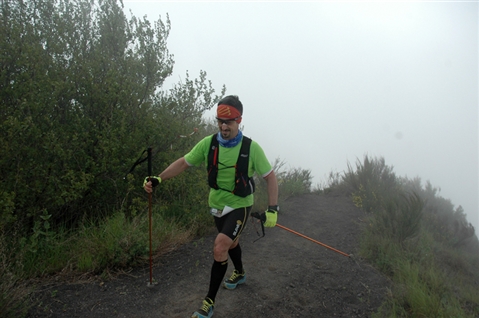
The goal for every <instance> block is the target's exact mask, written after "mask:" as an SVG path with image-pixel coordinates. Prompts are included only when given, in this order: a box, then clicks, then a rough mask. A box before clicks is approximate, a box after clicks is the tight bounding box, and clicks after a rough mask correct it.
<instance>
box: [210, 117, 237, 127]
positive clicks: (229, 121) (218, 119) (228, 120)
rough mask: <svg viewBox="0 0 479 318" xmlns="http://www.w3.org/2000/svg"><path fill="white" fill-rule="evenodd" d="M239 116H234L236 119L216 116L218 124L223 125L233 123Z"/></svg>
mask: <svg viewBox="0 0 479 318" xmlns="http://www.w3.org/2000/svg"><path fill="white" fill-rule="evenodd" d="M238 119H239V117H237V118H234V119H220V118H218V117H216V120H217V121H218V125H223V124H226V125H227V126H229V125H231V124H232V123H233V122H235V121H237V120H238Z"/></svg>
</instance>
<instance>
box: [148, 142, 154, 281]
mask: <svg viewBox="0 0 479 318" xmlns="http://www.w3.org/2000/svg"><path fill="white" fill-rule="evenodd" d="M151 157H152V155H151V147H149V148H148V178H151V175H152V168H151ZM151 214H152V213H151V192H150V193H148V229H149V237H150V282H149V283H148V286H149V287H151V286H153V260H152V252H151V250H152V247H151V245H152V244H151V227H152V226H151Z"/></svg>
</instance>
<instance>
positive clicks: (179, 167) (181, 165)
mask: <svg viewBox="0 0 479 318" xmlns="http://www.w3.org/2000/svg"><path fill="white" fill-rule="evenodd" d="M188 167H189V165H188V163H187V162H186V160H185V158H184V157H181V158H180V159H178V160H176V161H175V162H173V163H172V164H170V165H169V166H168V168H166V169H165V170H164V171H163V172H162V173H160V175H159V177H160V179H161V181H164V180H168V179H171V178H173V177H176V176H177V175H179V174H180V173H182V172H183V171H185V170H186V169H188ZM144 189H145V191H146V192H148V193H151V192H152V191H153V187H152V185H151V181H148V182H147V183H145V186H144Z"/></svg>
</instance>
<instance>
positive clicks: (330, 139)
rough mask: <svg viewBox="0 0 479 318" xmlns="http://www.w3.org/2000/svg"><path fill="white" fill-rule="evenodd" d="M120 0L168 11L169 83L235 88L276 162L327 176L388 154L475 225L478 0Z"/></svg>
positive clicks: (254, 134) (390, 161)
mask: <svg viewBox="0 0 479 318" xmlns="http://www.w3.org/2000/svg"><path fill="white" fill-rule="evenodd" d="M124 4H125V10H126V11H127V12H129V11H128V10H130V9H131V10H132V12H133V14H134V15H135V16H137V17H143V16H145V15H147V18H148V19H150V20H152V21H153V20H157V19H158V18H159V17H160V16H161V18H162V19H163V20H165V19H166V14H167V13H168V14H169V17H170V20H171V24H172V30H171V34H170V37H169V39H168V48H169V50H170V53H172V54H174V60H175V68H174V73H173V76H172V77H171V78H170V79H169V81H167V82H166V83H165V87H164V88H165V89H168V88H170V87H171V85H173V83H177V82H179V81H181V80H182V79H184V78H185V74H186V71H188V72H189V74H190V77H192V78H195V77H197V76H198V75H199V72H200V70H204V71H206V72H207V78H208V79H209V80H211V81H212V83H213V86H214V87H215V89H217V91H218V92H219V91H220V89H221V87H222V85H223V84H224V85H226V88H227V94H235V95H238V96H239V97H240V99H241V101H242V102H243V105H244V116H243V125H244V130H243V131H244V134H245V135H247V136H249V137H251V138H253V139H254V140H256V141H258V142H259V143H260V145H261V146H262V147H263V148H264V150H265V152H266V154H267V156H268V157H269V158H270V161H273V160H274V159H275V158H280V159H282V160H284V161H285V162H286V168H289V167H291V168H293V167H294V168H302V169H309V170H311V172H312V175H313V176H314V183H315V184H324V183H325V182H326V180H327V175H328V174H329V173H330V172H331V171H332V172H339V173H341V172H342V171H344V170H346V169H347V163H348V162H349V163H351V164H353V165H354V164H355V162H356V160H357V159H359V160H362V159H363V157H364V155H366V154H367V155H369V156H371V157H384V159H385V161H386V164H387V165H389V166H392V167H393V168H394V171H395V172H396V174H397V175H399V176H403V177H408V178H410V179H412V178H414V177H420V178H421V179H422V180H423V184H424V183H425V182H426V181H430V182H431V184H432V185H433V186H435V187H437V188H440V189H441V191H440V193H439V195H440V196H442V197H444V198H446V199H450V200H451V202H452V203H453V204H454V205H455V206H456V207H457V206H458V205H461V206H462V207H463V208H464V210H465V213H466V214H467V219H468V221H469V222H471V223H472V224H473V225H474V227H475V228H476V233H477V231H479V215H478V192H479V191H478V179H479V171H478V153H479V150H478V148H479V145H478V121H479V117H478V20H479V19H478V16H479V10H478V3H475V2H456V3H453V2H384V3H378V2H368V3H358V2H339V3H331V2H241V3H240V2H140V1H125V3H124ZM127 16H129V15H128V14H127ZM213 115H214V113H212V112H211V113H208V114H207V115H206V116H209V117H212V116H213Z"/></svg>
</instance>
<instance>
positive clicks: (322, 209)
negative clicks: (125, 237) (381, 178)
mask: <svg viewBox="0 0 479 318" xmlns="http://www.w3.org/2000/svg"><path fill="white" fill-rule="evenodd" d="M363 216H364V215H363V213H362V212H361V211H360V210H359V209H357V208H356V207H355V206H354V205H353V204H352V203H351V200H350V199H349V198H348V197H346V196H344V195H341V194H335V193H330V194H328V195H315V194H308V195H301V196H298V197H294V198H291V199H289V200H288V201H287V202H286V204H284V205H283V206H282V207H281V214H280V215H279V217H278V223H279V224H281V225H283V226H286V227H288V228H291V229H293V230H295V231H297V232H300V233H302V234H304V235H307V236H309V237H311V238H313V239H315V240H318V241H320V242H322V243H324V244H327V245H329V246H331V247H334V248H336V249H338V250H340V251H342V252H345V253H347V254H353V255H356V254H357V251H358V248H359V246H358V242H359V233H360V224H361V222H362V221H361V219H362V218H363ZM258 229H259V228H258ZM257 237H258V236H257V233H256V230H255V228H254V227H253V224H252V223H251V221H248V225H247V227H246V229H245V231H244V233H243V235H242V238H241V247H242V250H243V259H244V266H245V269H246V271H247V280H246V283H245V284H243V285H241V286H239V287H238V288H237V289H235V290H233V291H230V290H226V289H221V290H220V291H219V292H218V296H217V299H216V308H215V312H214V317H217V318H219V317H229V318H234V317H236V318H244V317H248V318H254V317H370V316H371V313H373V312H375V311H376V310H377V308H378V307H379V306H380V305H381V303H382V302H383V300H384V299H385V297H386V292H387V287H388V286H389V281H388V279H387V278H385V277H384V276H383V275H381V274H380V273H378V272H377V271H376V270H375V269H373V268H372V267H371V266H370V265H368V264H367V263H365V262H364V261H363V260H362V259H360V258H358V257H357V256H355V257H352V258H349V257H345V256H343V255H341V254H338V253H336V252H333V251H331V250H328V249H326V248H324V247H322V246H320V245H318V244H315V243H313V242H311V241H308V240H306V239H304V238H301V237H299V236H297V235H295V234H292V233H290V232H287V231H285V230H283V229H280V228H278V227H276V228H272V229H266V236H265V237H264V238H262V239H260V240H258V241H257V242H255V243H253V241H254V240H255V239H257ZM213 239H214V235H211V236H208V237H205V238H202V239H199V240H195V241H193V242H190V243H188V244H186V245H184V246H182V247H180V248H179V249H177V250H175V251H173V252H171V253H169V254H167V255H164V256H163V257H162V258H161V260H160V261H157V262H155V264H154V267H153V275H154V277H155V279H156V280H158V281H159V284H158V285H156V286H154V287H147V282H148V281H149V267H145V268H138V269H134V270H133V271H132V272H131V273H129V274H128V275H122V276H120V277H117V278H115V279H113V280H111V281H108V282H104V283H103V282H100V281H91V282H87V283H81V284H79V283H76V284H66V283H58V284H52V283H49V284H46V285H43V286H40V287H39V289H38V291H37V292H35V293H34V294H33V295H32V297H33V299H35V300H37V301H38V302H39V303H38V305H37V306H35V307H34V308H33V309H32V310H31V311H30V313H29V317H71V318H73V317H128V318H129V317H145V318H146V317H171V318H176V317H183V318H184V317H190V315H191V313H192V312H193V311H195V310H196V309H197V307H198V306H199V305H200V303H201V300H202V299H203V297H204V296H205V295H206V292H207V288H208V282H209V273H210V268H211V264H212V261H213V259H212V244H213ZM232 269H233V265H232V263H231V262H230V264H229V268H228V272H227V276H229V275H230V273H231V271H232Z"/></svg>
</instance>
